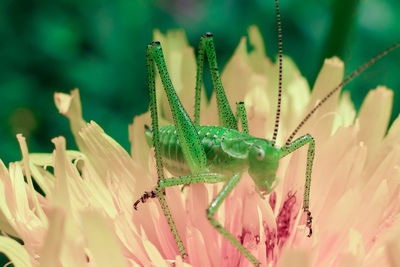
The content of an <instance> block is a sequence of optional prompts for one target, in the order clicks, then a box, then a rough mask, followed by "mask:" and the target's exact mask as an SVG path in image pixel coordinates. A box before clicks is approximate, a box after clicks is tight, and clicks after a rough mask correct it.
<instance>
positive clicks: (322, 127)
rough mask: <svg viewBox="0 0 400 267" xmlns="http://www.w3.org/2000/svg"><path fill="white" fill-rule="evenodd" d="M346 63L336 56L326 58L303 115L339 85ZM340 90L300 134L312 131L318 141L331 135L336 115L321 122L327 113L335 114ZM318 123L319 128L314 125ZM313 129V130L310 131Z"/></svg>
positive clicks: (315, 114) (324, 139) (316, 113)
mask: <svg viewBox="0 0 400 267" xmlns="http://www.w3.org/2000/svg"><path fill="white" fill-rule="evenodd" d="M343 71H344V65H343V62H342V61H341V60H339V59H338V58H336V57H333V58H330V59H326V60H325V62H324V65H323V66H322V69H321V71H320V73H319V74H318V77H317V80H316V81H315V84H314V87H313V90H312V93H311V100H310V102H309V104H308V106H307V108H306V109H305V110H304V113H303V116H301V118H304V117H305V115H306V114H307V113H308V112H309V111H310V110H311V109H312V108H313V107H314V106H315V105H316V104H317V103H318V102H319V101H320V100H321V99H322V98H323V97H325V95H326V94H327V93H328V92H329V91H331V90H332V89H333V88H335V86H337V85H338V84H339V83H340V82H341V81H342V78H343ZM339 94H340V92H336V93H335V94H334V95H333V96H332V97H331V98H330V99H329V100H328V101H327V102H326V103H325V104H324V105H323V106H322V107H321V108H319V109H318V111H317V112H315V113H314V115H313V116H312V117H311V118H310V119H309V121H308V122H307V124H306V125H305V126H304V127H303V129H302V130H301V131H299V136H300V135H301V134H302V133H307V132H308V133H310V134H311V135H312V136H313V137H314V138H315V139H316V141H319V142H323V141H326V140H327V138H328V137H329V136H330V135H331V131H332V125H333V120H334V116H333V115H332V116H329V117H328V118H326V119H325V120H323V122H322V123H321V122H319V121H320V120H321V117H323V116H325V114H334V112H335V110H336V107H337V103H338V101H337V100H338V99H339ZM317 122H319V123H318V128H316V129H314V127H313V125H314V124H316V123H317ZM311 129H312V130H311ZM310 130H311V131H310Z"/></svg>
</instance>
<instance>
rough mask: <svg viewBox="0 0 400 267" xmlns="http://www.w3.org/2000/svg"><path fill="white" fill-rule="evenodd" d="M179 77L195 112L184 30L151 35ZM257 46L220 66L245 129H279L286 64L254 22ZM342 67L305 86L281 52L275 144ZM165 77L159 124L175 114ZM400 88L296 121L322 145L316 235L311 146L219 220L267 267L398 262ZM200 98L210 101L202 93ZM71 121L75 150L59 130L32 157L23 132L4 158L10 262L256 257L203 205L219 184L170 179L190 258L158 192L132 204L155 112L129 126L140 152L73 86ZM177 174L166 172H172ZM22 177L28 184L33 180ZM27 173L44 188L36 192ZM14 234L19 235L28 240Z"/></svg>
mask: <svg viewBox="0 0 400 267" xmlns="http://www.w3.org/2000/svg"><path fill="white" fill-rule="evenodd" d="M155 39H157V40H160V41H161V44H162V46H163V49H164V53H165V58H166V60H167V64H168V69H169V71H170V75H171V79H172V81H173V83H174V85H175V88H176V90H177V91H178V94H179V96H180V98H181V100H182V102H183V103H184V105H185V107H186V108H187V109H188V112H189V114H193V108H192V106H193V103H194V90H189V89H190V88H192V89H194V84H195V71H196V69H195V57H194V53H193V49H192V48H191V47H189V46H188V44H187V41H186V39H185V36H184V33H183V32H181V31H172V32H169V33H168V34H167V35H166V36H164V35H162V34H161V33H159V32H157V31H156V32H155ZM249 41H250V43H251V44H252V45H253V47H254V49H253V50H252V51H251V52H247V49H246V40H245V38H243V39H242V40H241V42H240V44H239V46H238V48H237V49H236V51H235V54H234V55H233V57H232V59H231V60H230V61H229V63H228V64H227V66H226V67H225V69H224V71H223V76H222V77H223V78H222V79H223V84H224V87H225V90H226V92H227V95H228V99H229V101H230V103H235V102H237V101H241V100H244V102H245V105H246V109H247V112H248V118H249V129H250V133H251V134H252V135H254V136H257V137H263V138H271V136H272V131H273V124H274V112H275V103H276V95H277V94H276V88H277V86H276V84H277V70H278V68H277V65H276V64H273V63H272V62H271V61H270V60H269V59H268V58H267V57H266V55H265V53H264V45H263V42H262V39H261V36H260V34H259V32H258V30H257V28H255V27H251V28H250V29H249ZM343 68H344V67H343V63H342V62H341V61H340V60H339V59H337V58H332V59H328V60H326V61H325V64H324V66H323V68H322V70H321V72H320V74H319V76H318V79H317V82H316V83H315V85H314V88H313V91H312V93H311V94H310V90H309V88H308V85H307V82H306V80H305V79H304V78H303V77H302V76H301V75H300V73H299V71H298V70H297V68H296V67H295V65H294V63H293V62H292V61H291V60H290V59H289V58H286V57H285V58H284V91H283V107H282V117H281V118H282V121H281V127H280V129H279V135H278V142H277V143H278V144H282V143H283V142H284V141H285V140H286V138H287V137H288V135H289V134H290V133H291V131H292V130H293V129H294V128H295V126H296V124H297V123H298V122H299V121H300V120H301V119H302V118H303V117H304V115H305V114H306V113H307V112H308V111H309V110H310V109H311V108H312V107H313V106H314V105H315V103H316V101H318V99H321V97H322V96H323V95H325V94H326V93H327V92H328V91H329V90H331V89H332V88H333V87H334V86H336V85H337V84H338V83H339V82H340V81H341V80H342V78H343V77H342V76H343ZM160 85H161V84H160V83H159V82H158V84H157V86H158V92H159V94H158V95H159V96H160V97H159V107H160V109H161V110H162V111H163V112H160V113H161V114H163V117H162V118H161V121H162V122H163V123H164V124H167V123H171V117H170V115H169V111H168V108H169V107H168V103H167V101H166V99H165V98H164V97H163V96H162V94H160V93H161V90H162V88H161V86H160ZM392 96H393V93H392V91H390V90H388V89H386V88H384V87H378V88H377V89H376V90H372V91H371V92H370V93H369V94H368V96H367V98H366V99H365V101H364V103H363V106H362V108H361V110H360V111H359V113H358V115H357V116H356V115H355V114H356V112H355V110H354V107H353V105H352V103H351V101H350V98H349V95H348V93H346V92H345V93H343V94H342V96H341V97H340V96H339V94H337V95H335V96H334V97H333V98H332V99H330V100H329V102H327V103H326V104H325V105H324V106H323V107H322V108H321V109H319V110H318V112H316V114H314V115H313V117H312V119H310V121H308V122H307V124H306V125H305V126H304V127H303V128H302V129H301V133H299V136H300V134H304V133H310V134H311V135H312V136H313V137H314V138H315V140H316V156H315V162H314V167H313V174H312V185H311V199H310V210H311V211H312V215H313V230H314V232H313V235H312V236H311V238H308V237H307V233H308V232H307V229H305V217H304V215H303V212H302V209H301V205H302V200H303V191H304V189H303V187H304V186H303V185H304V181H305V176H304V172H305V166H306V155H305V153H306V149H302V150H299V151H297V152H295V153H292V154H291V155H289V156H287V157H285V158H283V159H282V160H281V161H280V165H279V169H278V173H277V176H278V177H279V178H280V183H279V185H278V186H277V188H276V189H275V191H274V192H273V193H271V194H270V195H269V196H267V197H266V199H262V198H260V197H259V195H258V194H257V193H256V192H255V187H254V184H253V182H252V180H251V179H250V177H249V176H248V174H243V178H242V180H241V182H240V183H239V185H237V186H236V187H235V189H234V190H233V192H232V193H231V194H230V195H229V196H228V198H227V199H226V201H225V202H224V204H223V206H222V207H221V208H220V210H219V211H218V212H217V214H216V216H215V218H216V219H217V220H219V221H220V222H222V224H224V226H225V227H226V228H227V229H228V231H230V232H231V233H232V234H233V235H234V236H235V237H237V238H238V240H239V241H240V242H241V243H242V244H244V246H245V247H246V248H247V249H248V250H249V251H251V253H252V254H253V255H254V256H255V257H256V258H257V259H258V260H259V261H260V262H261V264H262V266H279V267H285V266H399V265H400V256H399V253H398V252H399V250H400V241H399V240H400V194H399V193H400V192H399V190H400V186H399V185H400V167H399V166H400V119H399V118H398V119H397V120H395V121H394V122H393V124H392V126H391V127H390V129H389V131H388V132H387V134H386V135H385V133H386V129H387V127H388V122H389V117H390V113H391V107H392ZM203 99H204V98H203ZM55 102H56V105H57V108H58V109H59V111H60V113H62V114H63V115H65V116H67V117H68V118H69V120H70V123H71V130H72V132H73V134H74V136H75V140H76V142H77V144H78V147H79V151H69V150H66V144H65V139H64V138H63V137H57V138H54V139H53V140H52V141H53V143H54V144H55V150H54V152H53V154H29V153H28V149H27V146H26V143H25V139H24V138H23V137H22V136H21V135H18V136H17V137H18V141H19V142H20V146H21V151H22V156H23V159H22V161H20V162H15V163H11V164H10V166H9V168H8V169H7V168H6V167H5V166H4V165H3V164H1V165H0V191H1V193H0V197H1V200H0V229H1V230H2V231H3V233H4V234H5V235H4V236H2V237H0V251H1V252H3V253H5V254H6V255H7V256H8V257H9V258H10V260H11V261H12V262H13V264H14V266H172V264H173V263H174V266H251V263H250V262H249V261H248V260H247V259H246V258H245V257H244V256H243V255H242V254H241V253H239V252H238V251H237V250H236V248H234V247H233V246H232V245H231V244H230V243H229V242H228V241H227V240H226V239H225V238H224V237H223V236H221V235H220V234H219V233H218V232H217V231H216V230H215V229H214V228H213V227H212V226H211V224H210V223H209V222H208V220H207V217H206V214H205V210H206V208H207V207H208V205H209V203H210V201H211V199H212V198H213V197H214V196H215V195H216V194H217V192H218V190H219V189H221V187H222V184H215V185H209V184H193V185H190V186H189V187H187V188H186V189H185V190H184V191H183V192H181V189H180V188H179V187H173V188H167V189H166V199H167V202H168V204H169V206H170V208H171V212H172V215H173V218H174V220H175V222H176V225H177V227H178V232H179V234H180V236H181V238H182V240H183V242H184V244H185V247H186V249H187V251H188V255H189V256H188V258H187V260H186V262H183V261H182V259H181V257H180V256H179V252H178V249H177V246H176V244H175V242H174V239H173V237H172V234H171V232H170V229H169V226H168V224H167V221H166V219H165V217H164V215H163V212H162V210H161V208H160V205H159V203H158V202H157V200H156V199H154V200H153V199H150V200H148V202H146V203H145V204H141V205H139V207H138V210H137V211H135V210H134V209H133V207H132V204H133V203H134V201H135V200H137V199H138V198H140V196H141V195H142V194H143V192H144V191H149V190H151V189H153V188H154V186H155V185H156V180H157V175H156V168H155V162H154V158H153V157H154V156H153V152H152V151H151V150H150V148H148V146H147V144H146V142H145V137H144V132H143V126H144V124H150V123H149V114H148V113H146V114H143V115H140V116H137V117H135V119H134V123H133V125H130V126H129V133H130V139H131V141H132V149H131V154H132V156H131V155H129V154H128V153H127V152H126V151H125V150H124V149H123V148H122V147H121V146H120V145H119V144H118V143H116V142H115V141H114V140H113V139H112V138H111V137H110V136H108V135H107V134H106V133H104V131H103V130H102V129H101V127H100V126H99V125H97V124H96V123H95V122H90V123H86V122H85V121H84V120H83V118H82V113H81V103H80V99H79V92H78V90H73V91H72V92H71V94H69V95H66V94H61V93H57V94H55ZM203 102H204V103H202V113H201V124H203V125H206V124H211V125H216V124H217V118H216V116H215V114H216V103H215V98H214V96H213V97H212V99H211V101H210V103H209V104H207V103H205V101H203ZM169 176H171V175H169ZM24 178H25V180H24ZM32 179H34V180H35V181H36V183H37V184H38V185H39V186H40V188H41V189H42V191H43V192H44V196H42V195H40V194H39V193H38V192H36V191H35V190H34V189H33V185H32ZM9 236H13V237H17V238H19V239H21V240H22V241H23V245H21V244H20V243H18V242H16V241H14V239H12V238H10V237H9Z"/></svg>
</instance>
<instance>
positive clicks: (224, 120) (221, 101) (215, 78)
mask: <svg viewBox="0 0 400 267" xmlns="http://www.w3.org/2000/svg"><path fill="white" fill-rule="evenodd" d="M205 55H206V56H207V58H208V63H209V67H210V72H211V79H212V83H213V87H214V90H215V93H216V97H217V106H218V115H219V121H220V123H221V125H222V127H226V128H230V129H235V130H237V129H238V128H237V121H236V118H235V116H234V115H233V112H232V109H231V106H230V105H229V102H228V99H227V98H226V94H225V91H224V87H223V86H222V82H221V78H220V75H219V71H218V64H217V57H216V54H215V47H214V41H213V35H212V34H211V33H206V34H203V36H202V37H201V38H200V44H199V49H198V55H197V75H196V94H195V109H194V110H195V111H194V124H195V125H196V126H198V125H199V123H200V100H201V88H202V86H203V67H204V56H205Z"/></svg>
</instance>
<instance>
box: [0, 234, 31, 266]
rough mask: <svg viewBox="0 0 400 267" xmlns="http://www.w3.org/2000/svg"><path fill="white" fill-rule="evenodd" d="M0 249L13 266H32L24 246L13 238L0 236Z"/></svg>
mask: <svg viewBox="0 0 400 267" xmlns="http://www.w3.org/2000/svg"><path fill="white" fill-rule="evenodd" d="M0 251H1V252H2V253H4V254H5V255H6V256H7V257H8V258H9V259H10V261H11V262H12V263H13V265H14V266H15V267H30V266H32V264H31V262H30V260H29V255H28V253H27V252H26V250H25V249H24V247H23V246H22V245H20V244H19V243H18V242H17V241H15V240H14V239H11V238H9V237H5V236H0Z"/></svg>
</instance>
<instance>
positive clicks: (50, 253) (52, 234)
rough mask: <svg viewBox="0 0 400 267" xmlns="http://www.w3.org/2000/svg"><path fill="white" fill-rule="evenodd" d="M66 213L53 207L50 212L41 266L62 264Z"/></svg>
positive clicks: (47, 266) (42, 249) (48, 266)
mask: <svg viewBox="0 0 400 267" xmlns="http://www.w3.org/2000/svg"><path fill="white" fill-rule="evenodd" d="M64 224H65V213H64V212H63V211H62V210H61V209H53V210H52V211H51V212H50V214H49V229H48V230H47V234H46V238H45V240H44V243H43V246H42V248H41V253H40V265H39V266H40V267H53V266H61V262H60V254H61V249H62V246H63V244H64Z"/></svg>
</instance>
